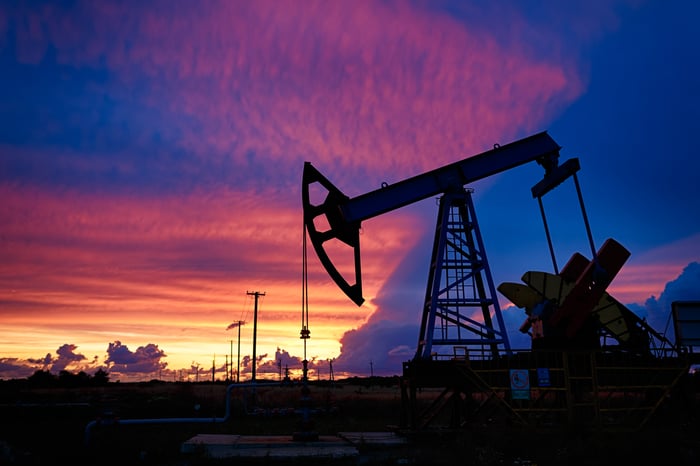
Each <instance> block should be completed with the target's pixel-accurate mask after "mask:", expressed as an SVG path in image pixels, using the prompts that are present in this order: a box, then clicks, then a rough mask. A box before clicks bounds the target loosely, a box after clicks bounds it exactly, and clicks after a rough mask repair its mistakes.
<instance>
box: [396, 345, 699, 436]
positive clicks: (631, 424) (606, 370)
mask: <svg viewBox="0 0 700 466" xmlns="http://www.w3.org/2000/svg"><path fill="white" fill-rule="evenodd" d="M691 363H692V359H689V358H684V357H666V358H656V357H639V356H636V355H630V354H625V353H604V352H599V351H576V352H573V351H570V352H562V351H527V352H521V353H517V354H515V355H514V356H513V357H511V358H499V359H489V360H470V359H455V358H453V359H449V360H414V361H410V362H407V363H405V364H404V375H403V383H402V419H401V423H402V427H404V428H406V429H409V430H412V431H416V430H421V429H428V428H430V427H431V426H435V425H438V424H442V425H445V424H447V426H448V427H451V428H460V427H464V426H466V425H468V424H470V423H471V424H479V423H481V422H483V420H484V419H495V418H500V419H502V420H506V421H507V423H508V425H511V426H518V425H519V426H522V427H525V428H527V429H540V430H547V429H552V430H558V429H562V428H563V429H567V428H570V429H577V430H580V429H586V430H596V431H637V430H639V429H641V428H643V427H644V426H645V425H646V424H647V423H648V422H649V421H650V419H651V418H652V417H653V416H654V414H655V413H656V412H657V410H658V409H659V407H660V406H661V405H663V404H664V403H665V402H667V401H668V399H669V397H670V395H671V393H672V391H673V389H674V388H675V387H676V386H677V384H678V383H679V381H680V380H681V378H682V377H683V375H685V374H688V370H689V368H690V365H691ZM424 388H433V389H441V391H438V392H437V393H438V395H437V396H436V397H435V398H434V399H433V400H432V401H430V402H425V400H419V399H418V397H417V393H418V392H420V390H422V389H424Z"/></svg>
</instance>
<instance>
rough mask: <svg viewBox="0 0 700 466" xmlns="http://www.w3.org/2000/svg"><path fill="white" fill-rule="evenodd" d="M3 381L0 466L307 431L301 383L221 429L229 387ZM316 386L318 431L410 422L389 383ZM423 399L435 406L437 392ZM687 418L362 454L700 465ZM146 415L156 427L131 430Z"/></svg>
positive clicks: (431, 441)
mask: <svg viewBox="0 0 700 466" xmlns="http://www.w3.org/2000/svg"><path fill="white" fill-rule="evenodd" d="M1 386H2V401H1V402H0V406H1V410H0V415H1V416H2V417H1V419H2V421H1V422H2V428H1V429H0V465H2V464H52V465H53V464H95V465H98V464H120V465H130V464H154V465H190V464H198V463H199V462H201V460H200V459H198V458H188V457H183V455H182V454H181V453H180V447H181V445H182V443H183V442H185V441H186V440H188V439H190V438H191V437H193V436H195V435H197V434H201V433H212V434H215V433H220V434H239V435H290V436H291V435H292V433H293V432H295V431H298V430H299V429H300V428H303V426H301V424H300V421H301V416H300V415H299V409H300V408H301V407H302V392H301V387H300V386H298V385H297V386H290V387H257V388H256V389H255V391H253V390H251V389H250V388H240V389H234V390H233V391H232V392H231V398H230V399H231V405H230V414H231V415H230V418H229V419H228V420H227V421H226V422H214V420H215V419H219V420H220V418H223V417H224V415H225V414H226V403H225V401H226V387H227V385H225V384H223V383H221V384H219V383H215V384H212V383H163V382H149V383H137V384H122V383H109V384H107V385H105V386H101V387H85V388H70V389H68V388H43V389H42V388H27V387H21V386H17V385H13V384H2V385H1ZM310 389H311V392H310V400H311V408H312V409H313V410H312V412H311V416H310V419H311V421H312V423H313V424H312V426H311V429H312V430H313V431H315V432H318V433H319V434H321V435H335V434H337V433H338V432H348V431H350V432H375V431H387V430H388V429H389V427H388V426H390V425H397V424H398V423H399V421H400V416H399V413H400V408H401V398H400V390H399V387H398V384H397V383H392V381H391V380H390V381H384V385H378V384H370V383H369V382H361V381H360V382H358V381H354V382H349V381H344V382H341V383H336V384H335V385H334V386H330V385H313V384H312V385H311V387H310ZM420 396H421V397H422V398H424V399H425V403H428V402H429V400H430V399H432V398H433V397H434V396H435V393H431V392H429V391H425V392H422V393H421V394H420ZM695 409H697V407H695ZM686 414H687V415H686V416H684V417H683V419H682V420H681V419H680V418H679V419H678V421H676V420H674V419H673V418H668V417H667V418H665V419H664V420H663V421H662V422H660V423H659V424H658V425H655V426H652V427H650V428H649V429H648V430H645V431H643V432H639V433H634V434H629V433H627V434H619V435H614V434H605V435H591V434H587V435H583V434H580V435H571V434H568V433H566V432H561V433H554V434H552V433H550V434H547V435H542V434H540V433H534V432H527V431H525V432H523V431H516V430H514V429H511V428H508V427H507V426H505V425H503V424H501V423H498V422H493V423H492V424H489V425H486V424H484V425H477V426H471V427H470V428H469V429H465V430H463V431H460V432H454V431H447V430H445V431H440V430H435V431H433V432H431V433H430V434H427V433H426V434H424V435H421V436H417V437H415V438H412V442H411V443H410V444H408V445H406V446H402V447H393V449H392V450H391V451H386V452H382V453H383V454H377V453H378V452H369V453H372V454H367V455H361V461H360V462H361V463H362V464H427V465H443V464H444V465H453V464H454V465H457V464H459V465H503V464H521V465H523V464H538V465H543V464H582V465H587V464H615V465H619V464H681V465H683V464H689V465H690V464H692V465H697V464H700V429H698V425H697V423H698V421H697V416H695V415H694V414H693V413H686ZM143 419H150V420H152V422H151V421H149V422H147V423H144V424H129V421H130V420H143ZM173 419H177V422H172V421H173ZM191 419H194V421H192V422H189V420H191ZM98 420H99V423H96V422H95V421H98ZM207 464H208V463H207ZM271 464H272V463H271ZM274 464H277V463H274ZM306 464H308V463H306ZM323 464H328V462H327V461H325V462H324V463H323Z"/></svg>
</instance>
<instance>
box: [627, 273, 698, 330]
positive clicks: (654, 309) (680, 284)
mask: <svg viewBox="0 0 700 466" xmlns="http://www.w3.org/2000/svg"><path fill="white" fill-rule="evenodd" d="M674 301H700V262H691V263H690V264H688V265H687V266H686V267H685V268H684V269H683V271H682V272H681V274H680V275H678V277H676V278H675V279H674V280H671V281H670V282H668V283H666V286H665V287H664V290H663V292H662V293H661V294H660V295H659V296H658V297H656V296H651V297H649V299H647V300H646V301H645V302H644V304H642V305H640V304H629V305H628V307H629V309H630V310H632V311H633V312H634V313H635V314H637V315H638V316H639V317H641V318H645V319H646V320H647V321H648V322H649V324H650V325H651V327H652V328H653V329H654V330H656V331H657V332H659V333H662V334H666V336H667V338H669V339H670V340H671V341H674V336H673V335H674V333H673V325H672V324H671V309H672V303H673V302H674Z"/></svg>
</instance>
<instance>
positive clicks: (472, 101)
mask: <svg viewBox="0 0 700 466" xmlns="http://www.w3.org/2000/svg"><path fill="white" fill-rule="evenodd" d="M481 3H482V2H468V1H457V0H439V1H435V2H423V1H417V2H406V1H400V0H396V1H393V0H392V1H372V0H367V1H360V2H351V1H332V2H328V1H304V2H296V1H282V2H279V1H256V2H245V1H223V0H221V1H215V0H212V1H205V2H177V3H173V2H170V1H165V0H164V1H155V2H145V3H139V2H128V3H126V4H124V3H121V2H92V1H76V2H29V3H24V2H20V3H12V4H11V5H3V6H0V69H2V70H3V72H2V73H0V92H1V93H2V94H1V95H0V102H2V103H1V104H0V121H1V122H2V124H1V125H0V199H2V202H0V319H1V320H2V326H0V378H13V377H26V376H28V375H31V374H32V373H33V372H34V371H35V370H38V369H45V370H52V371H53V372H56V370H60V369H62V368H67V369H70V370H86V371H88V372H94V370H96V369H97V368H99V367H111V369H112V371H113V372H114V373H115V378H118V377H122V378H123V379H124V380H142V379H149V378H153V377H168V378H170V377H179V374H180V371H185V374H186V375H187V374H191V373H192V370H193V369H192V368H193V367H200V368H208V369H209V370H210V369H211V366H212V365H215V366H216V367H217V374H218V377H220V378H223V377H224V376H225V374H226V369H225V367H224V365H225V361H227V360H228V359H231V358H232V357H233V358H237V357H238V355H237V343H238V341H237V337H238V331H237V330H236V329H232V330H227V326H228V325H229V324H231V323H232V322H236V321H245V325H243V326H242V327H241V329H240V330H241V357H244V356H247V357H248V358H250V357H251V355H252V352H251V350H252V332H253V313H254V300H253V298H252V296H251V295H250V294H249V292H254V291H259V292H263V293H265V295H264V297H262V299H261V301H260V302H259V315H258V334H257V343H258V348H257V356H262V357H261V361H260V364H261V365H263V364H267V365H268V366H270V367H273V366H275V365H276V363H277V362H276V358H278V360H280V361H282V362H283V363H284V364H289V366H290V367H292V368H293V369H294V370H297V369H298V365H299V362H300V360H301V358H303V341H302V340H301V339H300V338H299V332H300V328H301V308H302V302H301V299H302V298H301V295H302V294H301V292H302V244H303V243H302V242H303V230H302V211H301V192H300V189H301V173H302V169H303V164H304V162H306V161H310V162H312V163H313V164H314V166H315V167H317V168H318V169H319V171H321V172H323V173H324V175H325V176H327V177H328V178H329V179H330V180H332V182H333V183H335V184H336V185H337V187H338V188H339V189H341V190H342V191H343V192H344V193H345V194H346V195H348V196H350V197H354V196H358V195H360V194H363V193H366V192H368V191H371V190H374V189H378V188H379V187H380V186H381V185H382V183H393V182H396V181H399V180H402V179H405V178H408V177H411V176H414V175H416V174H419V173H422V172H425V171H427V170H431V169H434V168H437V167H440V166H442V165H445V164H448V163H451V162H455V161H457V160H461V159H463V158H465V157H468V156H470V155H472V154H477V153H480V152H482V151H485V150H488V149H490V148H492V147H493V146H494V144H506V143H508V142H511V141H514V140H516V139H519V138H522V137H525V136H528V135H530V134H533V133H535V132H540V131H543V130H547V131H548V132H549V133H550V134H551V135H552V137H553V138H554V139H555V140H556V141H557V142H558V143H559V144H560V145H561V146H562V156H563V157H564V158H569V157H580V159H581V165H582V171H581V182H582V184H583V186H584V191H585V195H586V203H587V204H586V207H587V208H588V209H589V214H590V217H591V223H592V225H593V231H594V235H595V237H596V241H597V242H598V243H599V244H600V243H602V241H603V240H604V239H605V238H607V237H615V238H617V239H618V240H619V241H620V242H621V243H623V244H625V245H626V246H627V247H628V248H629V249H630V251H631V252H632V257H631V259H630V261H629V263H628V264H626V266H625V268H624V269H623V271H622V272H621V273H620V274H619V276H618V278H617V279H616V280H615V282H614V283H613V284H612V285H611V287H610V292H611V294H613V295H614V296H615V297H616V298H617V299H618V300H620V301H622V302H624V303H626V304H636V305H637V306H638V307H637V308H634V309H633V310H635V312H639V313H647V314H648V315H649V316H650V319H651V320H652V321H665V318H666V314H663V313H665V312H667V310H668V309H667V307H668V305H669V303H670V300H672V299H681V298H684V299H700V296H698V295H697V294H695V295H692V294H693V293H697V292H698V291H697V290H699V289H700V287H697V286H696V287H682V286H681V284H683V283H686V282H688V283H689V282H692V281H694V280H696V279H697V278H698V277H697V275H696V274H697V273H698V272H697V268H696V267H695V265H697V262H698V261H700V246H698V245H700V222H699V221H698V216H697V199H700V193H699V192H698V189H699V188H698V183H697V180H696V179H695V176H696V175H694V174H695V173H697V171H696V168H697V167H696V166H695V165H697V162H696V161H695V160H696V159H697V157H695V156H694V153H695V144H693V143H691V142H690V141H687V139H688V137H687V135H692V134H698V132H697V130H698V129H700V128H698V127H697V126H698V122H699V121H700V118H698V115H697V108H700V105H698V104H699V102H698V100H699V98H698V95H697V91H696V90H695V83H694V82H692V83H691V82H690V81H686V79H687V78H685V76H694V74H693V72H694V71H695V70H693V71H691V72H688V70H686V69H685V67H687V66H697V65H695V63H698V62H700V60H694V59H693V57H692V56H691V55H692V54H695V56H697V53H698V52H697V50H695V48H693V49H692V50H690V51H688V55H687V56H684V55H682V54H679V55H678V56H677V57H676V56H675V55H674V56H673V57H671V58H666V57H665V54H664V53H662V52H659V50H657V49H654V48H653V44H658V43H659V41H662V40H666V41H671V42H669V44H672V45H673V49H674V50H678V49H679V47H681V46H684V47H690V46H689V45H688V43H691V42H692V41H690V40H689V41H688V43H685V42H683V43H682V44H681V43H680V42H678V43H677V42H675V41H676V40H678V41H681V39H672V38H670V37H671V36H672V35H673V34H671V33H670V32H673V33H676V34H677V36H678V37H680V38H682V37H685V36H684V34H685V35H688V36H690V34H691V33H690V32H689V31H690V28H686V25H687V23H686V22H683V21H682V20H681V19H679V18H677V17H676V16H675V15H673V14H671V13H666V12H659V11H657V10H660V9H661V7H660V6H658V5H654V4H653V2H644V1H642V2H627V1H619V2H618V1H613V2H607V3H605V4H603V3H601V4H598V3H596V4H595V5H593V6H591V5H589V2H574V4H576V5H577V7H573V6H571V7H569V6H568V3H567V2H554V1H552V2H544V4H546V8H543V9H542V10H539V9H536V10H537V11H529V10H527V7H526V6H525V5H520V4H519V3H518V2H508V1H502V2H501V1H497V2H493V3H492V2H485V3H486V4H485V5H482V4H481ZM302 4H303V7H301V6H300V5H302ZM692 9H694V10H697V6H696V5H694V4H693V5H692ZM685 16H692V15H685ZM650 19H654V21H655V23H656V27H655V28H654V29H648V28H644V27H642V26H643V25H644V24H646V23H645V22H649V21H650ZM686 29H688V32H686ZM693 37H694V36H693ZM664 44H666V42H664ZM683 44H685V45H683ZM668 48H669V49H671V48H672V47H671V45H669V46H668ZM631 49H634V50H642V51H643V53H641V52H640V53H639V54H637V55H635V54H634V53H630V54H627V53H626V52H625V51H628V50H631ZM638 55H639V56H638ZM621 56H624V59H625V60H627V61H624V63H622V62H621V61H622V58H620V57H621ZM659 61H664V66H657V65H658V62H659ZM617 63H621V64H620V66H619V67H618V68H615V66H613V65H615V64H617ZM691 64H692V65H691ZM640 70H643V71H644V72H643V73H642V72H640ZM654 72H657V73H659V75H658V76H655V75H651V74H649V75H647V74H646V73H654ZM650 83H651V84H650ZM656 83H663V84H661V85H660V86H662V87H654V86H657V84H656ZM650 88H651V90H649V89H650ZM640 89H643V90H644V93H645V97H644V98H643V99H640V98H639V96H640V95H641V92H642V91H640ZM690 89H692V91H693V93H690V91H688V94H683V93H684V92H685V91H686V90H690ZM652 103H656V104H658V105H669V106H670V105H674V107H673V108H666V107H658V108H656V107H655V108H651V107H646V106H647V105H649V106H651V104H652ZM645 115H646V116H648V118H647V117H645ZM649 115H654V116H656V115H666V116H667V117H668V119H669V120H670V121H668V122H666V121H663V122H661V121H656V120H654V118H652V117H651V116H649ZM671 120H672V121H671ZM670 141H673V147H672V148H670V147H669V148H668V150H661V149H662V148H663V149H665V148H666V147H668V146H667V145H670V144H671V142H670ZM623 144H627V145H623ZM671 149H672V150H671ZM691 153H692V154H693V155H692V156H691ZM640 161H642V162H640ZM681 161H682V162H681ZM682 163H683V164H684V163H687V164H689V166H683V165H682ZM532 165H533V166H532V167H529V166H528V167H524V168H522V169H518V170H513V171H512V173H507V174H503V175H498V176H496V177H492V178H490V179H488V180H484V181H483V182H479V183H477V184H476V185H475V203H476V209H477V211H478V216H479V221H480V222H481V227H482V230H483V234H484V236H485V238H486V243H487V248H488V252H489V260H490V261H491V268H492V270H493V271H494V276H495V280H496V282H501V281H516V280H518V279H519V277H520V276H521V275H522V274H523V273H524V272H525V271H527V270H533V269H540V270H541V269H547V270H549V269H548V268H549V267H551V265H550V262H549V258H548V251H547V249H546V246H545V243H544V232H543V227H542V224H541V219H540V217H539V212H538V210H537V203H536V201H534V200H533V199H532V198H531V196H530V192H529V189H530V187H531V186H532V185H533V184H534V183H535V182H537V181H538V180H539V178H540V177H541V176H542V171H541V168H540V167H538V166H535V165H536V164H532ZM668 167H673V169H671V168H668ZM652 188H654V189H652ZM671 188H673V189H671ZM567 189H568V188H567ZM553 197H555V196H554V195H553ZM547 202H548V203H549V204H548V208H549V209H550V212H551V214H550V215H551V217H552V223H553V225H554V226H555V228H556V232H557V234H558V236H557V241H558V244H557V245H558V246H562V247H563V249H565V251H566V252H565V254H564V255H563V256H562V257H566V254H570V252H571V251H575V250H581V249H584V250H583V251H582V252H584V253H585V252H586V251H585V246H586V244H585V241H581V237H582V236H581V233H580V232H581V228H580V227H578V226H574V223H573V222H571V221H569V220H568V218H569V217H568V215H569V214H570V213H571V212H572V211H574V209H575V207H576V206H575V205H574V207H572V204H571V203H570V202H569V200H567V201H566V203H565V202H564V201H556V200H552V201H551V202H550V201H549V199H548V200H547ZM436 213H437V207H436V205H435V202H434V199H426V200H424V201H422V202H420V203H417V204H416V205H412V206H407V207H406V208H404V209H399V210H397V211H394V212H390V213H388V214H385V215H382V216H379V217H377V218H373V219H370V220H368V221H366V222H364V223H363V224H362V231H361V241H362V266H363V285H364V295H365V298H366V302H365V304H364V305H363V306H361V307H358V306H355V305H354V304H353V303H352V302H351V301H350V300H348V299H347V297H345V296H344V295H343V293H342V292H341V291H340V290H339V289H338V288H337V287H336V285H335V284H334V283H333V282H332V281H331V279H330V278H329V277H328V274H327V273H326V272H325V270H323V268H322V267H321V265H320V264H319V261H318V260H317V258H316V257H315V255H314V254H313V252H312V251H311V248H309V249H310V252H309V257H308V259H309V268H308V272H309V277H308V278H309V283H308V287H309V309H310V312H309V314H310V330H311V339H310V340H309V341H308V342H307V343H308V348H307V351H308V354H307V357H308V358H309V359H310V360H312V363H313V367H315V368H316V367H317V368H319V370H321V374H322V373H323V371H325V370H327V364H328V360H337V367H336V370H337V371H338V372H343V373H347V374H362V373H366V372H367V371H368V363H369V361H370V360H372V361H373V364H374V368H375V370H376V371H377V373H382V374H394V373H398V372H399V371H400V370H401V366H400V364H401V361H402V360H405V359H407V358H408V357H410V356H407V355H410V354H411V352H412V351H413V349H414V348H415V344H416V338H417V336H418V335H417V327H418V325H419V317H420V310H421V304H420V300H421V299H423V295H424V292H425V291H424V286H425V279H426V275H427V271H428V260H429V254H430V246H431V241H432V235H433V232H434V228H435V218H436V217H435V216H436ZM575 228H577V230H576V236H575V238H576V240H573V239H570V238H573V237H574V233H573V231H574V229H575ZM339 266H341V265H340V264H339ZM674 282H675V283H676V286H675V288H674V287H673V286H670V284H672V283H674ZM667 285H669V286H670V287H669V288H667ZM674 289H675V290H678V289H682V290H684V291H683V293H684V294H683V295H682V296H676V295H672V293H671V291H672V290H674ZM667 290H668V291H667ZM687 290H691V291H687ZM692 290H694V291H692ZM652 297H653V299H651V300H650V298H652ZM500 298H502V297H500ZM648 300H649V301H648ZM647 301H648V302H647ZM667 301H668V302H667ZM645 303H646V304H645ZM502 304H503V306H504V307H507V306H509V303H508V302H507V300H505V299H503V300H502ZM651 305H653V306H651ZM508 312H512V313H516V312H517V313H520V314H517V318H516V317H514V321H516V320H520V318H521V315H522V314H521V313H522V311H520V310H510V311H508ZM161 352H162V354H161ZM227 357H228V359H227ZM120 358H121V359H120ZM127 361H128V362H127ZM246 361H247V363H246V365H245V366H244V368H243V369H244V370H245V371H246V372H245V376H246V377H247V376H248V375H249V370H250V365H249V364H248V363H249V361H248V360H246ZM228 362H229V363H230V362H231V361H230V360H228ZM275 367H276V366H275ZM187 376H188V377H189V375H187Z"/></svg>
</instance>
